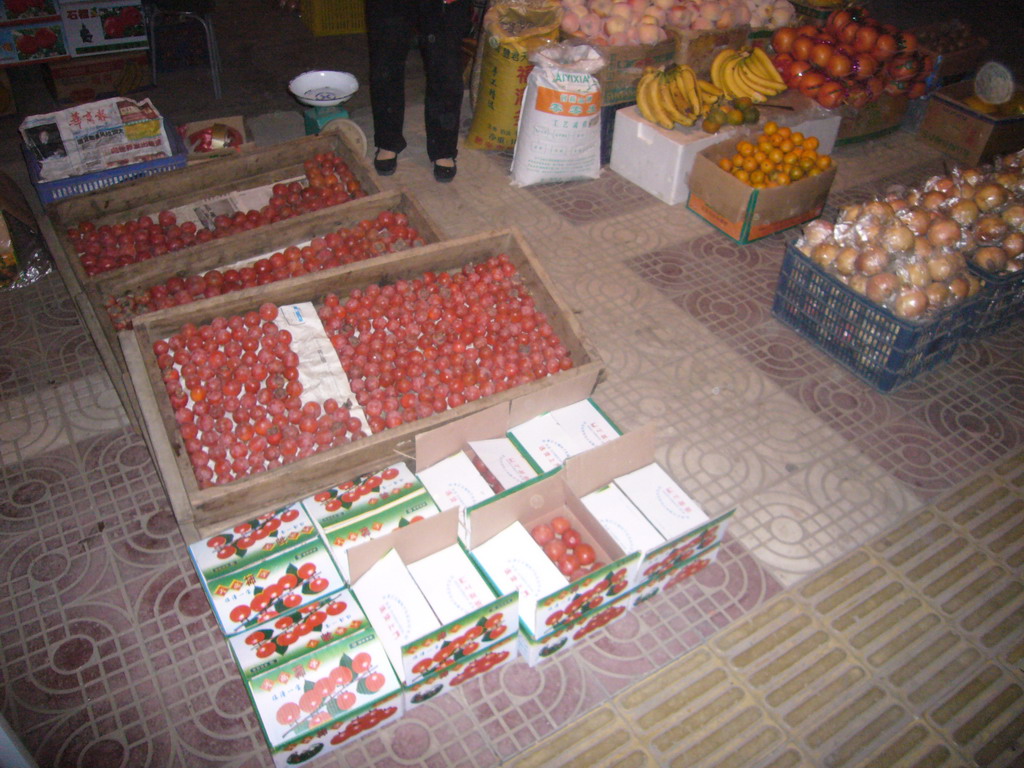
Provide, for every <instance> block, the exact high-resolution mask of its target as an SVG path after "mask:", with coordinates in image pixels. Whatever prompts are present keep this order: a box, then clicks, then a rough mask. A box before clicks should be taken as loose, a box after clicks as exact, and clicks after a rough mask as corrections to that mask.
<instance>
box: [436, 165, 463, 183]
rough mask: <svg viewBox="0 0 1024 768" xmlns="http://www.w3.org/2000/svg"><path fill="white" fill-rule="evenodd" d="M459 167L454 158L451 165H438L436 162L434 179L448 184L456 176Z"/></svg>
mask: <svg viewBox="0 0 1024 768" xmlns="http://www.w3.org/2000/svg"><path fill="white" fill-rule="evenodd" d="M457 170H458V169H457V168H456V167H455V161H454V160H452V164H451V165H438V164H437V163H434V181H439V182H441V183H442V184H447V183H448V182H449V181H451V180H452V179H454V178H455V173H456V171H457Z"/></svg>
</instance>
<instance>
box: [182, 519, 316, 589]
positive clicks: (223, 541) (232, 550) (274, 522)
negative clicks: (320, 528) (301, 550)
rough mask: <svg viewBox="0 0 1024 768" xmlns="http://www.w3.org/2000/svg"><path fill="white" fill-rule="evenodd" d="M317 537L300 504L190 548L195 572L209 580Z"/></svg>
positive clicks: (252, 521)
mask: <svg viewBox="0 0 1024 768" xmlns="http://www.w3.org/2000/svg"><path fill="white" fill-rule="evenodd" d="M316 538H317V531H316V526H314V525H313V521H312V520H310V519H309V515H307V514H306V512H305V511H304V510H303V509H302V506H301V505H298V504H294V505H290V506H287V507H281V508H280V509H277V510H274V511H273V512H266V513H264V514H262V515H260V516H259V517H256V518H253V519H252V520H245V521H244V522H241V523H239V524H238V525H236V526H234V527H233V528H231V529H229V530H226V531H223V532H221V533H218V534H216V535H215V536H211V537H210V538H209V539H206V540H204V541H197V542H195V543H194V544H192V545H191V546H190V547H189V553H190V554H191V555H192V561H193V562H194V563H195V566H196V570H197V571H199V573H200V574H202V577H203V578H204V579H206V580H207V581H209V580H210V579H216V578H218V577H220V576H224V575H225V574H228V573H234V572H235V571H238V570H241V569H243V568H246V567H247V566H249V565H250V564H251V563H254V562H258V561H260V560H265V559H266V558H268V557H270V556H271V555H273V554H276V553H278V552H282V551H284V550H286V549H291V548H292V547H295V546H300V545H302V544H307V543H309V542H310V541H315V540H316Z"/></svg>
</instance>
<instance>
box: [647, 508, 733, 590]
mask: <svg viewBox="0 0 1024 768" xmlns="http://www.w3.org/2000/svg"><path fill="white" fill-rule="evenodd" d="M735 512H736V510H735V509H731V510H729V511H728V512H726V513H725V514H724V515H720V516H719V517H716V518H715V519H714V520H711V521H710V522H708V523H706V524H705V525H702V526H701V527H700V528H697V529H695V530H693V531H690V532H689V533H687V534H684V535H683V536H682V537H681V538H678V539H675V540H674V541H670V542H667V543H666V544H664V545H663V546H661V547H658V548H657V549H654V550H652V551H651V552H649V553H647V556H646V557H645V558H644V560H643V562H641V563H640V574H639V581H640V584H641V585H644V584H647V583H648V582H650V581H654V580H657V579H658V578H659V577H660V576H661V575H662V574H664V573H667V572H668V571H671V570H672V569H674V568H676V567H677V566H679V565H680V564H681V563H683V562H685V561H686V560H688V559H690V558H691V557H693V556H694V555H698V554H700V553H701V552H704V551H706V550H708V549H711V548H712V547H715V546H717V545H718V544H720V543H721V542H722V539H724V538H725V531H726V528H728V525H729V520H730V519H731V518H732V516H733V514H734V513H735Z"/></svg>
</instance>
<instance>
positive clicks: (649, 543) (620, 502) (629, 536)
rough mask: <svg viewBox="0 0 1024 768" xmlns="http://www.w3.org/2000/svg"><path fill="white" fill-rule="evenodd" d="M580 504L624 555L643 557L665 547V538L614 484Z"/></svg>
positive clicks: (592, 494)
mask: <svg viewBox="0 0 1024 768" xmlns="http://www.w3.org/2000/svg"><path fill="white" fill-rule="evenodd" d="M580 501H582V502H583V504H584V506H586V508H587V509H589V510H590V511H591V513H592V514H593V515H594V517H595V518H596V519H597V521H598V522H599V523H601V525H603V526H604V528H605V530H606V531H608V533H609V534H611V537H612V538H613V539H615V541H616V543H617V544H618V545H619V546H620V547H622V548H623V549H624V550H625V551H626V552H632V551H633V550H639V551H640V552H643V553H645V554H646V553H647V552H648V551H649V550H652V549H655V548H657V547H660V546H661V545H662V544H664V543H665V537H664V536H662V535H661V534H660V533H659V532H658V529H657V528H655V527H654V526H653V525H651V522H650V521H649V520H648V519H647V518H646V517H644V515H643V512H641V511H640V510H639V509H637V508H636V507H635V506H634V505H633V502H631V501H630V500H629V497H628V496H626V494H624V493H623V492H622V489H620V488H619V487H618V486H617V485H615V484H612V485H606V486H604V487H603V488H598V489H597V490H596V491H593V492H592V493H588V494H587V495H586V496H584V497H583V498H581V499H580Z"/></svg>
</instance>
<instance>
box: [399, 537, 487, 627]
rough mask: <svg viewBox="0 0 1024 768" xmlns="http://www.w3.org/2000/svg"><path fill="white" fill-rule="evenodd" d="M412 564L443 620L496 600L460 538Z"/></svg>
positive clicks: (428, 598)
mask: <svg viewBox="0 0 1024 768" xmlns="http://www.w3.org/2000/svg"><path fill="white" fill-rule="evenodd" d="M408 568H409V573H411V574H412V577H413V579H414V580H415V581H416V585H417V586H418V587H419V588H420V591H421V592H423V594H424V595H425V596H426V598H427V600H428V601H429V602H430V607H431V608H433V609H434V613H435V614H436V615H437V618H438V619H440V620H441V623H442V624H448V623H449V622H452V621H456V620H458V619H461V618H462V617H463V616H466V615H468V614H470V613H473V612H474V611H475V610H477V609H478V608H483V607H484V606H485V605H486V604H487V603H489V602H491V601H492V600H494V594H493V593H492V592H491V588H490V587H489V586H488V585H487V582H486V581H484V578H483V576H481V575H480V572H479V571H478V570H477V569H476V568H475V567H473V563H472V561H470V559H469V558H468V557H466V552H465V550H464V549H463V548H462V547H461V546H459V543H458V542H455V543H454V544H449V545H448V546H447V547H445V548H444V549H439V550H438V551H437V552H435V553H434V554H432V555H427V556H426V557H424V558H422V559H420V560H417V561H416V562H413V563H409V565H408Z"/></svg>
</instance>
